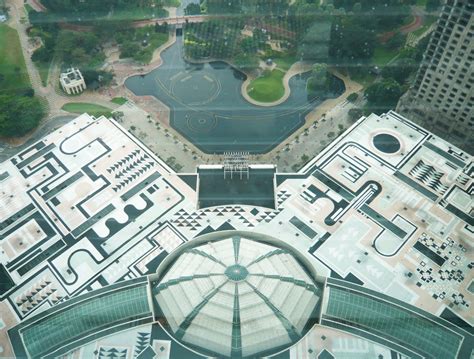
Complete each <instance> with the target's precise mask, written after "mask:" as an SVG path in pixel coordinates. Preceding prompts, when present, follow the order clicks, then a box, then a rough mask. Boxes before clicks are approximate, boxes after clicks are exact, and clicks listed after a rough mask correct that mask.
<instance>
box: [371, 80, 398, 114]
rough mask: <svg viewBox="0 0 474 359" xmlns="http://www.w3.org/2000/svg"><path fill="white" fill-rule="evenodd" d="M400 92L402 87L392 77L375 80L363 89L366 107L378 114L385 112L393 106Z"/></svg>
mask: <svg viewBox="0 0 474 359" xmlns="http://www.w3.org/2000/svg"><path fill="white" fill-rule="evenodd" d="M402 93H403V89H402V87H401V86H400V84H399V83H398V82H397V81H395V80H394V79H392V78H389V79H384V80H382V81H380V82H376V83H374V84H372V85H370V86H369V87H367V89H366V90H365V96H366V98H367V103H368V104H367V105H368V106H367V107H368V109H370V110H371V111H372V112H375V113H378V114H380V113H383V112H386V111H388V110H390V109H393V108H395V106H396V105H397V102H398V99H399V98H400V96H401V95H402Z"/></svg>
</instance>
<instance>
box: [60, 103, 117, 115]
mask: <svg viewBox="0 0 474 359" xmlns="http://www.w3.org/2000/svg"><path fill="white" fill-rule="evenodd" d="M62 109H63V110H64V111H67V112H72V113H84V112H87V113H88V114H89V115H92V116H94V117H99V116H102V115H104V116H110V114H111V112H112V110H111V109H110V108H108V107H105V106H101V105H96V104H94V103H87V102H70V103H67V104H65V105H64V106H63V107H62Z"/></svg>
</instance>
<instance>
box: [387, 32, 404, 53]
mask: <svg viewBox="0 0 474 359" xmlns="http://www.w3.org/2000/svg"><path fill="white" fill-rule="evenodd" d="M406 38H407V37H406V35H403V34H402V33H401V32H397V33H396V34H395V35H394V36H392V38H391V39H390V40H388V41H387V47H388V48H389V49H392V50H396V49H399V48H401V47H402V46H403V45H404V44H405V42H406Z"/></svg>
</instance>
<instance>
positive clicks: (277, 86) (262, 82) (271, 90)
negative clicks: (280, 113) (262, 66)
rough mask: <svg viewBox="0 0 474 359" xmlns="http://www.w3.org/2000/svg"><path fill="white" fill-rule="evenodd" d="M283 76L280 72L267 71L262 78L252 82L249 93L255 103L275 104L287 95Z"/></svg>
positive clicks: (248, 87) (248, 89)
mask: <svg viewBox="0 0 474 359" xmlns="http://www.w3.org/2000/svg"><path fill="white" fill-rule="evenodd" d="M283 76H285V73H284V72H282V71H280V70H273V71H265V72H264V73H263V75H262V76H260V77H258V78H256V79H255V80H253V81H251V82H250V83H249V85H248V86H247V93H248V94H249V96H250V97H251V98H253V99H254V100H255V101H259V102H273V101H276V100H279V99H280V98H281V97H282V96H283V95H284V94H285V88H284V87H283Z"/></svg>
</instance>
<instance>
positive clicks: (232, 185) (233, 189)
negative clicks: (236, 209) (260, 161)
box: [198, 167, 276, 209]
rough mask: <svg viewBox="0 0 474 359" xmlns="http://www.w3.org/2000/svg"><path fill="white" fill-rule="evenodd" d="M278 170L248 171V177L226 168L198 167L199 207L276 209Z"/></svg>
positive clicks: (252, 169)
mask: <svg viewBox="0 0 474 359" xmlns="http://www.w3.org/2000/svg"><path fill="white" fill-rule="evenodd" d="M275 172H276V170H275V168H252V167H251V168H249V176H248V178H247V174H246V173H245V172H244V173H242V178H241V176H240V173H239V172H234V173H233V175H232V178H231V176H230V174H229V172H227V173H226V176H225V178H224V169H223V168H199V169H198V175H199V189H198V194H199V197H198V207H199V208H207V207H214V206H225V205H234V204H241V205H250V206H259V207H267V208H271V209H275V181H274V177H275Z"/></svg>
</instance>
